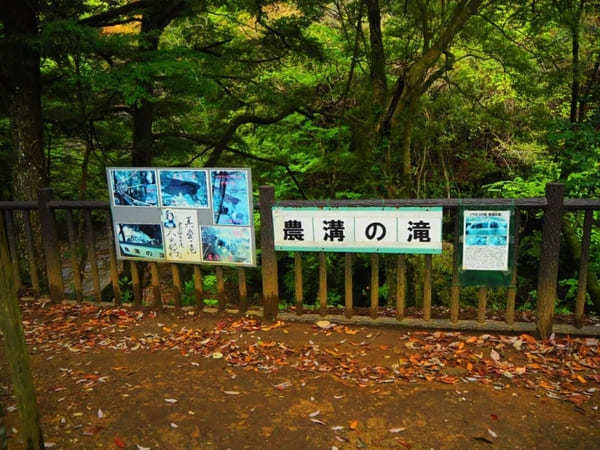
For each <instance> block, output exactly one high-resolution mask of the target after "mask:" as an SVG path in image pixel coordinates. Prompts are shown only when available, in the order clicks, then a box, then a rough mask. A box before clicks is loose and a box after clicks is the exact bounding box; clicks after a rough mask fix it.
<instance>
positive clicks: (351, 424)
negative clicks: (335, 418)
mask: <svg viewBox="0 0 600 450" xmlns="http://www.w3.org/2000/svg"><path fill="white" fill-rule="evenodd" d="M357 428H358V420H353V421H352V422H350V429H351V430H356V429H357Z"/></svg>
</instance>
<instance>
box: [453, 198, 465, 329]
mask: <svg viewBox="0 0 600 450" xmlns="http://www.w3.org/2000/svg"><path fill="white" fill-rule="evenodd" d="M462 232H463V230H462V229H461V227H460V209H459V208H457V209H456V215H455V217H454V255H453V258H452V286H451V287H450V321H451V322H452V323H456V322H458V314H459V311H460V286H459V282H458V269H459V268H458V259H459V258H458V256H459V252H460V237H461V236H462Z"/></svg>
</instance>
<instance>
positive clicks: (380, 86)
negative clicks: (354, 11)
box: [367, 0, 387, 113]
mask: <svg viewBox="0 0 600 450" xmlns="http://www.w3.org/2000/svg"><path fill="white" fill-rule="evenodd" d="M367 15H368V17H369V41H370V44H371V83H372V89H373V97H374V100H375V102H376V103H377V105H378V106H379V107H380V111H379V113H382V112H383V108H384V107H385V103H386V97H387V79H386V76H385V53H384V49H383V37H382V34H381V12H380V9H379V0H367Z"/></svg>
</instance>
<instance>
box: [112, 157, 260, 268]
mask: <svg viewBox="0 0 600 450" xmlns="http://www.w3.org/2000/svg"><path fill="white" fill-rule="evenodd" d="M106 175H107V181H108V188H109V194H110V206H111V212H112V218H113V228H114V231H115V244H116V246H117V256H118V258H119V259H133V260H142V261H164V262H182V263H206V264H223V265H240V266H255V265H256V258H255V242H254V223H253V220H252V217H253V216H252V209H253V206H252V176H251V172H250V169H237V168H202V169H192V168H153V167H109V168H107V169H106Z"/></svg>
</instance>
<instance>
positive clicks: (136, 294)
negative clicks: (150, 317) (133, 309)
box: [129, 261, 142, 306]
mask: <svg viewBox="0 0 600 450" xmlns="http://www.w3.org/2000/svg"><path fill="white" fill-rule="evenodd" d="M129 267H130V268H131V288H132V290H133V303H134V305H137V306H141V305H142V283H141V280H140V271H139V268H138V263H137V261H129Z"/></svg>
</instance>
